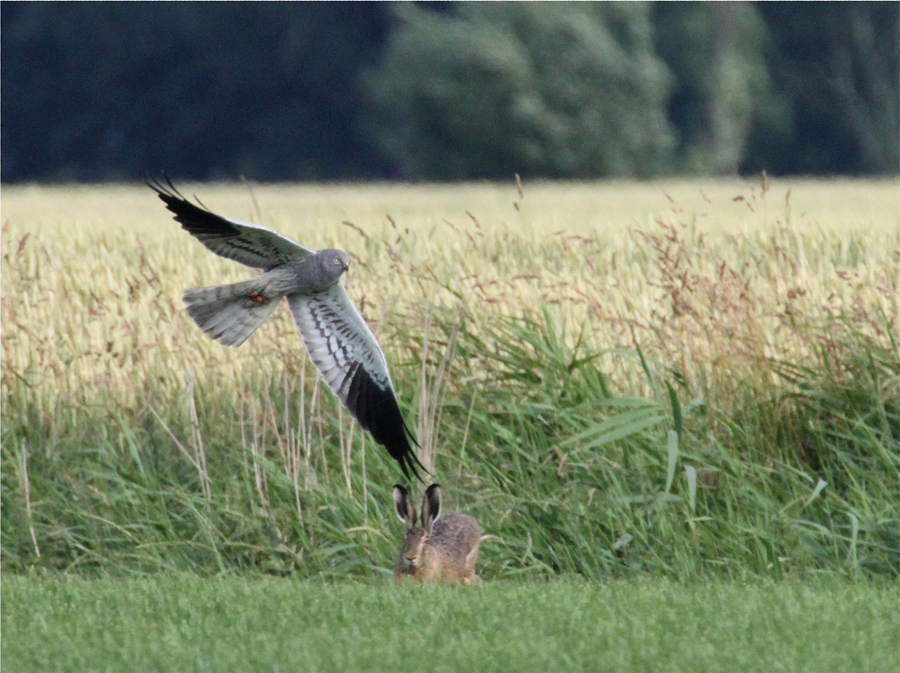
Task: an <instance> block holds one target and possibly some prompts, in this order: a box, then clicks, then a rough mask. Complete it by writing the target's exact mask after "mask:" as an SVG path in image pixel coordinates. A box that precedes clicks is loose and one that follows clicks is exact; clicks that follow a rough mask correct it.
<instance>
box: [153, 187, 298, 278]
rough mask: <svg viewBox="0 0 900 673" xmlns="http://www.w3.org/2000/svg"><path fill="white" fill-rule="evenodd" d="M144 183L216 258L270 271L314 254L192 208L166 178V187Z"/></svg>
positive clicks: (275, 236)
mask: <svg viewBox="0 0 900 673" xmlns="http://www.w3.org/2000/svg"><path fill="white" fill-rule="evenodd" d="M147 184H148V185H149V186H150V187H151V189H153V190H154V191H156V193H157V194H158V195H159V198H160V199H162V201H163V203H165V204H166V208H168V209H169V210H171V211H172V212H173V213H175V221H176V222H180V223H181V227H182V228H183V229H184V230H185V231H187V232H188V233H190V234H191V235H192V236H194V237H195V238H196V239H197V240H199V241H200V242H201V243H203V245H205V246H206V247H207V248H209V249H210V250H212V251H213V252H214V253H216V254H217V255H221V256H222V257H226V258H228V259H233V260H234V261H236V262H240V263H241V264H246V265H247V266H251V267H253V268H254V269H264V270H266V271H269V270H271V269H274V268H275V267H277V266H281V265H282V264H285V263H286V262H291V261H297V260H300V259H303V258H304V257H308V256H309V255H311V254H313V251H312V250H309V249H307V248H304V247H303V246H302V245H300V244H299V243H295V242H294V241H292V240H291V239H289V238H288V237H287V236H282V235H281V234H279V233H278V232H277V231H272V230H271V229H266V228H265V227H261V226H259V225H258V224H250V223H249V222H241V221H239V220H231V219H228V218H226V217H221V216H220V215H216V214H215V213H213V212H210V211H209V210H208V209H207V208H206V207H205V206H203V205H202V204H201V205H199V206H198V205H194V204H193V203H191V202H190V201H188V200H187V199H186V198H184V197H183V196H182V195H181V193H180V192H179V191H178V190H177V189H175V186H174V185H173V184H172V182H171V181H170V180H169V179H168V178H166V184H163V183H162V182H159V181H158V180H157V181H149V180H148V181H147ZM198 203H199V202H198Z"/></svg>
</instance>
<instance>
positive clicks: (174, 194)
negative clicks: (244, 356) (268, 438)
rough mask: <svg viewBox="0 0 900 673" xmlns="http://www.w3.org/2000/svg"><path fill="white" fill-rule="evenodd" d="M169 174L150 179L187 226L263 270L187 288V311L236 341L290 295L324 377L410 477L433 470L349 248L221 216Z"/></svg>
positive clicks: (218, 249) (229, 342) (214, 333)
mask: <svg viewBox="0 0 900 673" xmlns="http://www.w3.org/2000/svg"><path fill="white" fill-rule="evenodd" d="M166 182H167V184H162V183H161V182H159V181H153V182H149V181H148V183H147V184H148V185H149V186H150V187H151V188H152V189H153V190H154V191H156V193H157V194H158V195H159V198H160V199H162V201H163V203H165V204H166V208H168V209H169V210H170V211H172V212H173V213H174V214H175V221H176V222H180V223H181V226H182V228H183V229H184V230H185V231H187V232H188V233H189V234H191V235H192V236H194V237H195V238H196V239H198V240H199V241H200V242H201V243H203V245H205V246H206V247H207V248H208V249H209V250H211V251H212V252H214V253H216V254H217V255H220V256H222V257H226V258H228V259H231V260H234V261H236V262H240V263H241V264H244V265H246V266H249V267H253V268H256V269H262V271H263V273H262V275H260V276H257V277H256V278H253V279H252V280H247V281H244V282H241V283H233V284H231V285H219V286H217V287H202V288H196V289H192V290H185V292H184V297H183V298H184V303H185V304H186V305H187V312H188V315H190V316H191V318H193V319H194V322H196V323H197V325H198V326H199V327H200V329H202V330H203V331H204V332H206V333H207V334H208V335H209V336H210V337H212V338H213V339H216V340H218V341H220V342H221V343H223V344H225V345H226V346H235V347H237V346H240V345H241V344H242V343H244V341H246V340H247V338H248V337H249V336H250V335H251V334H253V332H255V331H256V329H257V328H258V327H259V326H260V325H261V324H262V323H263V322H264V321H265V319H266V318H268V317H269V316H270V315H271V314H272V311H274V310H275V307H276V306H278V304H279V303H281V298H282V297H286V298H287V302H288V306H289V307H290V310H291V313H292V314H293V316H294V322H295V323H296V324H297V329H298V330H299V331H300V336H301V337H302V338H303V342H304V343H305V344H306V349H307V351H308V352H309V356H310V359H312V361H313V364H315V366H316V367H317V368H318V370H319V373H320V374H321V375H322V378H323V379H324V380H325V383H326V384H328V387H329V388H330V389H331V391H332V392H333V393H334V394H335V395H336V396H337V397H338V399H339V400H340V401H341V403H342V404H343V405H344V406H345V407H346V408H347V409H348V410H349V411H350V413H351V414H352V415H353V417H354V418H356V419H357V420H358V421H359V424H360V425H361V426H362V428H363V429H364V430H368V431H369V432H370V433H371V434H372V437H373V438H374V439H375V441H376V442H377V443H378V444H381V445H382V446H384V447H385V448H386V449H387V450H388V453H390V454H391V457H393V458H394V459H395V460H396V461H397V462H398V463H400V468H401V469H402V470H403V474H404V475H405V476H406V477H407V479H408V478H409V477H410V472H411V473H412V474H413V475H414V476H415V477H416V478H417V479H420V480H421V477H420V475H419V473H418V471H417V469H416V467H417V466H418V467H420V468H421V469H422V470H424V471H425V472H426V473H428V470H426V469H425V467H424V466H423V465H422V463H420V462H419V459H418V458H417V457H416V455H415V453H414V452H413V450H412V447H411V446H410V440H412V441H413V443H415V438H414V437H413V435H412V432H411V431H410V430H409V428H408V427H407V426H406V423H404V421H403V417H402V416H401V415H400V407H399V406H397V398H396V397H395V396H394V390H393V387H392V385H391V377H390V374H389V373H388V366H387V362H386V361H385V358H384V353H382V351H381V348H380V347H379V346H378V342H377V341H376V340H375V335H374V334H372V330H370V329H369V326H368V325H367V324H366V321H365V320H363V318H362V316H360V314H359V312H358V311H357V310H356V307H355V306H354V305H353V303H352V302H351V301H350V298H349V297H348V296H347V293H346V292H344V288H343V287H341V284H340V278H341V275H343V273H344V272H345V271H347V269H348V268H349V266H350V257H349V256H348V255H347V253H345V252H343V251H342V250H334V249H328V250H310V249H308V248H304V247H303V246H301V245H299V244H297V243H295V242H294V241H292V240H291V239H289V238H287V237H286V236H282V235H281V234H279V233H278V232H276V231H272V230H271V229H266V228H265V227H261V226H259V225H257V224H250V223H248V222H240V221H238V220H232V219H229V218H225V217H221V216H220V215H216V214H215V213H213V212H211V211H210V210H208V209H207V208H206V207H205V206H203V204H202V203H201V204H200V205H199V206H198V205H194V204H193V203H191V202H189V201H188V200H187V199H185V198H184V197H183V196H182V195H181V193H179V191H178V190H177V189H175V187H174V185H172V182H171V181H169V180H168V179H166ZM198 203H199V201H198Z"/></svg>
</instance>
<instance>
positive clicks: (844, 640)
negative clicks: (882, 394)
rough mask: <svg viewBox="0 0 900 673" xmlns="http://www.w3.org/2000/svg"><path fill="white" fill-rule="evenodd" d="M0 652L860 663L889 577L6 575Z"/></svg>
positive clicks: (526, 663) (782, 666)
mask: <svg viewBox="0 0 900 673" xmlns="http://www.w3.org/2000/svg"><path fill="white" fill-rule="evenodd" d="M2 598H3V601H2V628H3V653H2V664H3V667H4V670H8V671H19V672H22V673H27V672H29V671H50V670H52V671H60V672H63V671H77V672H79V673H84V672H91V671H111V672H112V671H167V672H169V671H215V672H219V671H402V670H412V671H504V672H506V671H542V672H548V671H582V670H583V671H617V672H620V671H651V670H652V671H693V672H698V671H714V672H716V673H725V672H728V671H741V672H742V673H745V672H747V671H767V672H768V671H778V670H784V671H794V672H800V671H815V672H816V673H826V672H828V671H835V672H836V673H837V672H840V673H846V672H848V671H866V672H867V673H879V672H881V671H883V672H885V673H893V672H894V671H896V670H897V668H898V665H900V655H898V652H900V649H898V648H900V615H898V609H897V598H898V596H897V585H896V584H894V583H887V582H881V583H877V582H856V583H846V582H841V581H833V580H832V581H828V582H813V583H804V584H801V583H796V582H767V581H764V582H756V583H739V582H728V583H722V582H709V583H705V584H699V583H689V584H678V583H674V582H671V581H667V580H646V579H645V580H642V581H617V582H611V583H608V584H598V583H588V582H583V581H559V580H555V581H550V582H528V583H523V582H496V583H489V584H485V585H483V586H481V587H449V588H447V587H433V586H424V587H413V586H409V587H402V588H398V587H396V586H394V585H393V583H390V582H387V581H384V582H366V583H349V582H344V583H337V584H329V583H324V582H318V581H291V580H285V579H276V578H257V579H245V578H235V577H231V578H219V579H212V580H199V579H196V578H190V577H172V576H161V577H157V578H154V579H142V580H92V581H78V580H68V581H56V580H47V579H39V578H20V577H12V578H8V577H5V578H4V581H3V586H2Z"/></svg>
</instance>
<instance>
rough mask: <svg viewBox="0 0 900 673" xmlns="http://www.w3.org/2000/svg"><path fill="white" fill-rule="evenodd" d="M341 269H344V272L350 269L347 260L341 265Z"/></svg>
mask: <svg viewBox="0 0 900 673" xmlns="http://www.w3.org/2000/svg"><path fill="white" fill-rule="evenodd" d="M343 267H344V271H346V270H347V269H349V268H350V260H349V259H348V260H347V261H346V262H344V263H343Z"/></svg>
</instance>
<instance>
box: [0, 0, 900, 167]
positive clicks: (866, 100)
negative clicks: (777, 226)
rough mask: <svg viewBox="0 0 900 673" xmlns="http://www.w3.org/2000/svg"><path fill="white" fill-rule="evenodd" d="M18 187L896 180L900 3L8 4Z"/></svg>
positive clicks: (10, 134)
mask: <svg viewBox="0 0 900 673" xmlns="http://www.w3.org/2000/svg"><path fill="white" fill-rule="evenodd" d="M2 18H3V26H4V30H3V36H2V60H3V63H4V67H3V70H2V73H0V76H2V86H3V92H4V95H3V97H2V103H0V105H2V115H0V129H2V138H3V153H2V178H3V180H4V181H7V182H11V181H28V180H86V181H97V180H121V179H128V180H133V179H138V178H142V177H144V176H145V175H146V174H147V173H156V172H158V171H160V170H168V171H171V172H173V173H176V174H177V175H178V176H179V177H182V178H200V179H211V178H218V177H229V178H234V177H237V176H238V175H242V174H243V175H246V176H247V177H248V178H251V179H256V180H264V181H275V180H298V179H299V180H335V179H348V178H357V179H358V178H373V177H377V178H395V177H404V178H410V179H437V178H461V177H475V178H503V179H509V178H510V177H511V176H512V175H513V174H515V173H519V174H520V175H522V176H524V177H527V178H534V177H552V176H568V177H593V176H628V175H647V174H659V173H672V172H682V171H690V172H696V173H704V174H710V173H712V174H733V173H734V172H736V171H753V172H756V171H759V170H762V169H767V170H768V171H769V173H770V174H785V173H805V174H817V173H819V174H821V173H830V174H834V173H845V174H846V173H850V174H872V173H894V172H896V171H897V170H898V147H900V138H898V134H900V130H898V129H900V72H898V70H900V66H898V62H900V57H898V46H897V45H898V43H900V35H898V30H900V29H898V25H900V16H898V5H897V3H894V2H888V3H866V2H863V3H740V4H738V3H713V4H705V3H680V2H675V3H655V4H652V5H651V4H642V5H634V6H632V5H626V4H625V3H621V4H620V3H592V4H587V5H580V4H578V5H573V4H569V3H536V4H534V5H527V6H526V5H521V4H519V3H496V4H491V5H489V6H482V5H480V4H478V5H476V4H474V3H471V4H470V3H458V4H447V5H443V4H438V3H422V5H421V6H419V5H416V6H401V5H399V4H395V3H328V2H317V3H55V2H50V3H11V2H6V3H3V4H2Z"/></svg>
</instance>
